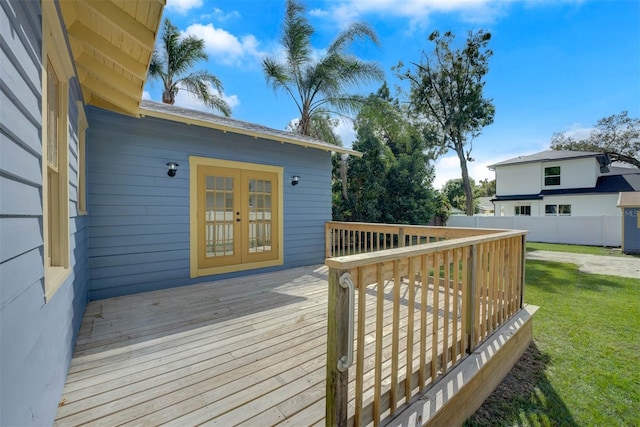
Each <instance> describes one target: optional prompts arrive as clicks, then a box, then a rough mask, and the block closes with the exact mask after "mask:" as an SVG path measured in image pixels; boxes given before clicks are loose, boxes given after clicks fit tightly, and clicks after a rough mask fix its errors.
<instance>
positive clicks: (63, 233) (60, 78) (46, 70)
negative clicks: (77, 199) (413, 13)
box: [41, 1, 74, 302]
mask: <svg viewBox="0 0 640 427" xmlns="http://www.w3.org/2000/svg"><path fill="white" fill-rule="evenodd" d="M41 5H42V57H41V58H42V81H41V84H42V88H41V89H42V100H41V102H42V118H41V119H42V132H41V135H42V160H41V166H42V219H43V220H42V224H43V227H42V228H43V235H42V240H43V264H44V294H45V295H44V296H45V302H49V301H50V300H51V298H53V296H54V295H55V293H56V292H57V290H58V289H59V288H60V287H61V286H62V284H63V283H64V282H65V280H66V279H67V277H68V276H69V275H70V274H71V267H70V255H69V248H70V243H69V239H70V236H69V229H70V227H69V80H70V79H71V77H72V76H73V75H74V68H73V63H72V61H71V57H70V55H69V51H68V48H67V42H66V39H65V36H64V31H63V29H62V25H61V19H60V15H59V13H58V9H57V6H56V4H55V3H54V2H48V1H44V2H42V3H41ZM50 70H51V71H52V72H53V73H54V74H55V77H56V83H57V87H58V90H57V91H56V97H57V103H56V105H55V110H56V113H57V114H56V122H57V129H56V133H55V135H56V139H57V141H56V149H57V167H56V168H51V167H50V166H49V161H48V158H49V152H48V151H49V127H50V126H51V124H50V123H49V117H48V116H49V109H50V108H51V107H52V106H51V105H50V104H49V78H50ZM54 169H55V170H54Z"/></svg>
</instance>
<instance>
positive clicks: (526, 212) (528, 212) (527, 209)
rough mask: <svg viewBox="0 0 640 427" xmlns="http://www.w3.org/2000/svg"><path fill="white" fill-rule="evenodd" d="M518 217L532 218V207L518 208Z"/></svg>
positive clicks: (516, 210) (516, 211)
mask: <svg viewBox="0 0 640 427" xmlns="http://www.w3.org/2000/svg"><path fill="white" fill-rule="evenodd" d="M515 214H516V216H531V206H516V208H515Z"/></svg>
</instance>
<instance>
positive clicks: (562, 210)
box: [558, 205, 571, 215]
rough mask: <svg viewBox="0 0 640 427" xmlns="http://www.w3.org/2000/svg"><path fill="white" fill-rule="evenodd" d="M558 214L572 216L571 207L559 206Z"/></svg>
mask: <svg viewBox="0 0 640 427" xmlns="http://www.w3.org/2000/svg"><path fill="white" fill-rule="evenodd" d="M558 214H560V215H571V205H558Z"/></svg>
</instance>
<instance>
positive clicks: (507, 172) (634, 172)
mask: <svg viewBox="0 0 640 427" xmlns="http://www.w3.org/2000/svg"><path fill="white" fill-rule="evenodd" d="M489 169H491V170H493V171H495V174H496V175H495V176H496V196H495V198H493V199H492V201H493V203H494V205H495V211H494V212H495V214H494V215H495V216H602V215H615V214H618V212H619V209H618V208H617V207H616V204H617V200H618V193H620V192H629V191H640V169H636V168H627V167H616V166H612V165H611V160H610V159H609V156H608V155H607V154H605V153H594V152H584V151H558V150H546V151H542V152H540V153H535V154H531V155H528V156H519V157H516V158H513V159H509V160H505V161H503V162H499V163H496V164H493V165H491V166H489Z"/></svg>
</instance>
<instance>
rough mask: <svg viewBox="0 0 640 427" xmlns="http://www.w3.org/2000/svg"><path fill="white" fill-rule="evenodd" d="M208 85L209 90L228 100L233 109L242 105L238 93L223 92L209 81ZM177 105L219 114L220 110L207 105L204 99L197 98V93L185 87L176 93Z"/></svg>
mask: <svg viewBox="0 0 640 427" xmlns="http://www.w3.org/2000/svg"><path fill="white" fill-rule="evenodd" d="M207 85H208V86H209V91H210V92H211V93H212V94H214V95H216V96H220V97H222V99H224V100H225V101H226V102H227V104H228V105H229V107H231V110H233V109H234V108H235V107H237V106H238V105H240V99H239V98H238V95H226V94H224V93H222V94H221V93H220V92H218V90H217V89H215V88H213V87H212V86H211V84H210V83H207ZM175 105H177V106H180V107H184V108H191V109H193V110H199V111H205V112H207V113H211V112H213V113H215V114H219V111H217V110H215V111H214V110H212V109H211V108H210V107H208V106H206V105H205V104H204V103H203V102H202V101H200V100H199V99H198V98H196V97H195V95H193V94H192V93H190V92H187V91H186V90H184V89H182V90H180V91H179V92H178V94H177V95H176V102H175Z"/></svg>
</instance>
